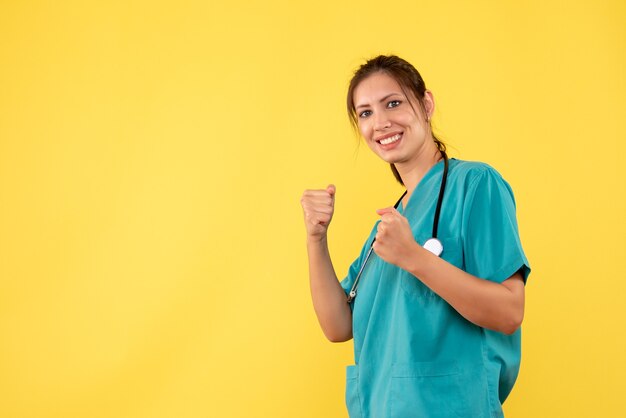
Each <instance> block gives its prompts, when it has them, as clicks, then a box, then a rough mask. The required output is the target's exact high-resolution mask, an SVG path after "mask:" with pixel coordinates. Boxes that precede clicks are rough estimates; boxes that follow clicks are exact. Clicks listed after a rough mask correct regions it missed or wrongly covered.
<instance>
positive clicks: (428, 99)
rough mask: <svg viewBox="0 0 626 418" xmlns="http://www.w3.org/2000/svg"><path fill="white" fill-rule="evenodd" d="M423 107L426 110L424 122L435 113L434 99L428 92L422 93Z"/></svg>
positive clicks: (431, 93)
mask: <svg viewBox="0 0 626 418" xmlns="http://www.w3.org/2000/svg"><path fill="white" fill-rule="evenodd" d="M424 107H425V108H426V120H430V119H431V118H432V117H433V113H435V98H434V97H433V92H432V91H430V90H426V91H425V92H424Z"/></svg>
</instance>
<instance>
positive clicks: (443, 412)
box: [341, 159, 530, 418]
mask: <svg viewBox="0 0 626 418" xmlns="http://www.w3.org/2000/svg"><path fill="white" fill-rule="evenodd" d="M443 166H444V164H443V161H440V162H438V163H437V164H436V165H434V166H433V167H432V168H431V169H430V170H429V171H428V172H427V173H426V175H425V176H424V177H423V179H422V180H421V181H420V183H419V184H418V185H417V187H416V188H415V190H414V191H413V194H412V195H411V197H410V200H409V201H408V203H407V205H406V208H404V207H402V205H400V206H399V207H398V210H399V212H400V213H402V214H403V216H405V217H406V218H407V219H408V220H409V224H410V225H411V229H412V230H413V235H414V236H415V240H416V241H417V242H418V243H420V244H424V242H425V241H426V240H427V239H429V238H431V235H432V227H433V217H434V214H435V206H436V204H437V198H438V195H439V188H440V185H441V178H442V175H443ZM377 225H378V223H377V224H376V225H375V226H374V228H373V230H372V232H371V233H370V236H369V238H368V239H367V241H366V242H365V245H364V246H363V249H362V251H361V254H360V256H359V258H357V260H356V261H355V262H354V263H353V264H352V265H351V266H350V269H349V271H348V275H347V277H346V278H345V279H344V280H343V281H342V282H341V285H342V287H343V288H344V290H345V291H346V294H347V293H348V292H349V291H350V288H351V287H352V284H353V283H354V280H355V278H356V275H357V273H358V271H359V270H360V268H361V265H362V263H363V261H364V259H365V255H366V254H367V251H368V250H369V248H370V245H371V243H372V240H373V239H374V236H375V235H376V228H377ZM438 236H439V239H440V241H441V242H442V244H443V248H444V250H443V253H442V254H441V257H442V258H443V259H444V260H446V261H448V262H449V263H451V264H454V265H455V266H457V267H459V268H461V269H462V270H465V271H466V272H468V273H470V274H472V275H474V276H476V277H479V278H482V279H484V280H491V281H494V282H497V283H501V282H503V281H504V280H506V279H507V278H509V277H510V276H512V275H513V274H514V273H516V272H517V271H521V272H522V274H523V277H524V281H526V278H527V277H528V274H529V273H530V267H529V263H528V260H527V259H526V256H525V255H524V251H523V249H522V245H521V243H520V238H519V233H518V228H517V220H516V217H515V201H514V197H513V193H512V191H511V188H510V186H509V185H508V183H507V182H506V181H505V180H504V179H503V178H502V177H501V176H500V174H498V172H497V171H496V170H494V169H493V168H492V167H490V166H488V165H487V164H483V163H478V162H468V161H461V160H457V159H450V160H449V171H448V180H447V185H446V190H445V195H444V200H443V205H442V208H441V215H440V220H439V231H438ZM351 307H352V319H353V325H352V331H353V336H354V358H355V365H354V366H348V368H347V384H346V404H347V407H348V412H349V414H350V417H352V418H358V417H372V418H385V417H394V418H396V417H398V418H411V417H421V418H435V417H442V418H450V417H467V418H480V417H492V418H493V417H503V413H502V406H501V404H502V402H504V400H505V399H506V397H507V396H508V394H509V392H510V391H511V389H512V387H513V383H514V382H515V379H516V378H517V374H518V371H519V365H520V355H521V331H520V330H519V329H518V330H517V331H516V332H515V333H513V334H512V335H505V334H502V333H499V332H496V331H491V330H488V329H485V328H482V327H479V326H477V325H474V324H472V323H471V322H469V321H468V320H466V319H465V318H463V317H462V316H461V315H460V314H459V313H458V312H456V311H455V310H454V309H453V308H452V307H451V306H450V305H449V304H448V303H447V302H446V301H444V300H443V299H441V298H440V297H439V296H438V295H437V294H435V293H434V292H433V291H431V290H430V289H429V288H428V287H426V286H425V285H424V284H422V282H421V281H420V280H419V279H418V278H416V277H415V276H413V275H412V274H410V273H408V272H407V271H405V270H402V269H401V268H399V267H396V266H395V265H392V264H389V263H387V262H385V261H383V260H382V259H381V258H379V257H378V256H377V255H376V253H374V252H372V255H371V256H370V259H369V261H368V262H367V265H366V267H365V269H364V271H363V273H362V276H361V280H360V282H359V288H358V293H357V297H356V299H355V300H354V302H352V306H351Z"/></svg>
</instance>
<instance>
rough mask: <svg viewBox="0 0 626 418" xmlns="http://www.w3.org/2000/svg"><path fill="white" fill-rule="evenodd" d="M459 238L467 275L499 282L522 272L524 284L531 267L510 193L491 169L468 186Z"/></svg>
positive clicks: (497, 174) (506, 184)
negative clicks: (461, 234)
mask: <svg viewBox="0 0 626 418" xmlns="http://www.w3.org/2000/svg"><path fill="white" fill-rule="evenodd" d="M462 239H463V258H464V264H465V270H466V271H467V272H468V273H470V274H472V275H474V276H476V277H480V278H482V279H487V280H491V281H493V282H497V283H502V282H503V281H504V280H506V279H508V278H509V277H511V276H512V275H513V274H515V273H516V272H518V271H521V272H522V275H523V277H524V283H525V282H526V279H527V278H528V275H529V274H530V265H529V263H528V260H527V259H526V255H525V254H524V250H523V249H522V243H521V240H520V236H519V231H518V226H517V219H516V215H515V199H514V197H513V191H512V190H511V187H510V186H509V184H508V183H507V182H506V181H505V180H504V179H503V178H502V177H501V176H500V174H499V173H498V172H497V171H495V170H494V169H493V168H491V167H487V168H486V169H485V170H484V171H482V172H481V173H480V174H478V176H477V177H476V178H475V179H474V181H473V183H471V184H470V187H469V190H468V194H467V196H466V199H465V204H464V209H463V237H462Z"/></svg>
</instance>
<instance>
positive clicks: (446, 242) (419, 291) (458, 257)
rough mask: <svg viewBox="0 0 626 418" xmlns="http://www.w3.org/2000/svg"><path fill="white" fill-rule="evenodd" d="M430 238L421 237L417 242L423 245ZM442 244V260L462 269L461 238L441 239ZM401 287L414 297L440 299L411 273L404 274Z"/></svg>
mask: <svg viewBox="0 0 626 418" xmlns="http://www.w3.org/2000/svg"><path fill="white" fill-rule="evenodd" d="M429 238H430V237H419V238H418V239H417V242H419V243H420V244H423V243H424V242H426V240H428V239H429ZM439 240H440V241H441V244H442V245H443V253H441V256H440V257H441V258H442V259H444V260H445V261H447V262H448V263H450V264H452V265H454V266H456V267H458V268H460V269H464V268H463V267H464V266H463V247H462V245H461V238H460V237H447V238H446V237H439ZM400 280H401V286H402V289H403V290H404V291H405V292H406V293H408V294H410V295H413V296H416V297H421V298H439V296H437V295H436V294H435V293H434V292H433V291H432V290H430V289H429V288H428V287H427V286H426V285H424V284H423V283H422V282H421V281H420V280H419V279H418V278H416V277H415V276H413V275H412V274H410V273H406V272H405V274H402V277H401V279H400Z"/></svg>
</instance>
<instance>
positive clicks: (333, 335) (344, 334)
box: [324, 330, 352, 343]
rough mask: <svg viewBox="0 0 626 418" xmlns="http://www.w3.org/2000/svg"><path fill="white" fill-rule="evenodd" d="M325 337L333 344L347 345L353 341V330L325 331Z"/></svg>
mask: <svg viewBox="0 0 626 418" xmlns="http://www.w3.org/2000/svg"><path fill="white" fill-rule="evenodd" d="M324 335H325V336H326V338H327V339H328V341H330V342H331V343H345V342H346V341H350V340H351V339H352V330H348V331H340V330H334V331H330V330H329V331H324Z"/></svg>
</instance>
